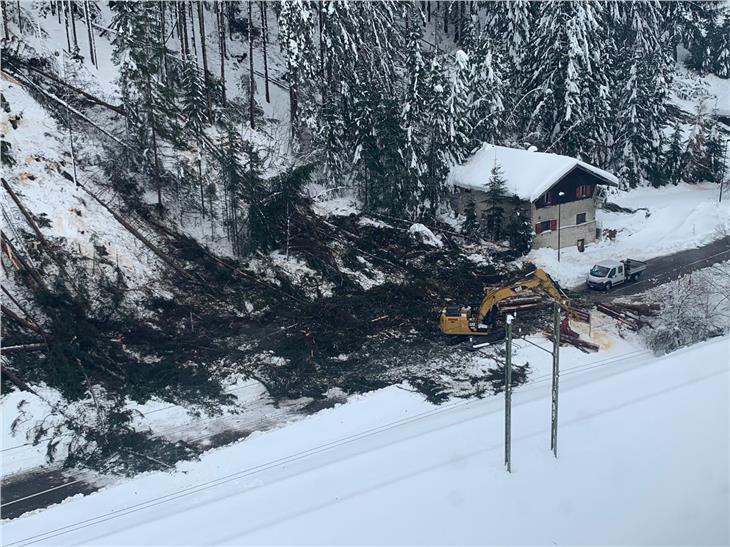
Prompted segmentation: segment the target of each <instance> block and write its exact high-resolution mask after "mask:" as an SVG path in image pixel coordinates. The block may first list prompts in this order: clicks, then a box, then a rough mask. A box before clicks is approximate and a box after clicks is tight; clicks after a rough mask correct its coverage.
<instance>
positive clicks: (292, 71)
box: [279, 0, 315, 138]
mask: <svg viewBox="0 0 730 547" xmlns="http://www.w3.org/2000/svg"><path fill="white" fill-rule="evenodd" d="M313 21H314V14H313V13H312V10H311V7H310V5H309V3H308V2H305V1H303V0H291V1H287V2H282V4H281V10H280V11H279V42H280V45H281V50H282V52H283V53H284V56H285V59H286V68H287V71H286V74H287V82H288V84H289V118H290V124H291V135H292V138H296V137H297V136H298V134H299V122H300V112H299V108H300V92H301V89H302V88H304V87H305V86H306V84H307V83H308V82H311V81H312V78H314V74H315V72H314V71H313V66H312V52H313V51H314V41H313V33H314V28H313Z"/></svg>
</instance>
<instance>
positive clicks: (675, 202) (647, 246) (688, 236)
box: [528, 183, 730, 286]
mask: <svg viewBox="0 0 730 547" xmlns="http://www.w3.org/2000/svg"><path fill="white" fill-rule="evenodd" d="M718 196H719V186H718V185H717V184H711V183H706V184H679V185H677V186H668V187H664V188H658V189H656V188H637V189H636V190H631V191H629V192H621V193H618V194H615V195H613V196H611V197H610V198H609V200H610V201H612V202H614V203H617V204H618V205H621V206H622V207H626V208H631V209H637V208H646V209H648V211H646V210H637V212H636V213H631V214H627V213H611V212H609V211H606V210H604V209H599V210H598V211H596V216H597V220H598V223H599V225H600V226H601V227H602V228H603V229H614V230H617V233H616V239H615V241H609V240H604V241H599V242H596V243H594V244H591V245H588V246H587V247H586V249H585V252H583V253H579V252H578V250H577V249H575V248H573V247H569V248H563V249H562V250H561V251H560V257H561V262H558V258H557V251H555V250H554V249H547V248H545V249H537V250H534V251H532V252H531V253H530V255H529V257H528V258H529V259H530V260H531V261H532V262H533V263H535V264H536V265H537V266H539V267H541V268H544V269H545V270H546V271H547V272H549V273H550V275H551V276H552V277H553V278H555V279H556V280H557V281H558V282H560V283H561V284H563V285H565V286H574V285H578V284H580V283H583V282H584V281H585V277H586V274H587V273H588V270H589V269H590V268H591V266H592V265H593V264H595V263H596V262H599V261H601V260H606V259H624V258H635V259H637V260H646V259H649V258H654V257H657V256H662V255H667V254H671V253H675V252H678V251H684V250H687V249H693V248H696V247H700V246H702V245H705V244H707V243H710V242H711V241H714V240H715V239H719V238H721V237H724V236H726V235H728V234H730V206H729V205H728V203H730V196H729V197H728V201H727V202H726V201H724V200H723V203H718Z"/></svg>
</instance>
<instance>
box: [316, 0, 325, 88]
mask: <svg viewBox="0 0 730 547" xmlns="http://www.w3.org/2000/svg"><path fill="white" fill-rule="evenodd" d="M317 17H318V19H319V77H320V78H322V80H324V41H323V40H322V30H323V29H322V2H317ZM324 87H326V86H323V88H324Z"/></svg>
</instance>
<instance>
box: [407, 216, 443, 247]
mask: <svg viewBox="0 0 730 547" xmlns="http://www.w3.org/2000/svg"><path fill="white" fill-rule="evenodd" d="M408 233H409V234H410V235H411V237H413V238H415V239H417V240H418V241H420V242H421V243H424V244H426V245H429V246H431V247H443V246H444V242H443V241H441V239H439V238H438V237H437V236H436V235H435V234H434V233H433V232H432V231H431V230H430V229H429V228H428V227H427V226H424V225H423V224H421V223H420V222H416V223H415V224H411V227H410V228H408Z"/></svg>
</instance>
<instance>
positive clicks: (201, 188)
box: [198, 141, 205, 218]
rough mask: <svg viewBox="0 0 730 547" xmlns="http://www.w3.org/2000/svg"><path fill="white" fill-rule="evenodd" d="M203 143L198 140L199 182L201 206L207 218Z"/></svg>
mask: <svg viewBox="0 0 730 547" xmlns="http://www.w3.org/2000/svg"><path fill="white" fill-rule="evenodd" d="M201 151H202V144H201V143H200V141H198V184H199V185H200V207H201V209H202V211H203V218H205V192H204V190H203V157H202V156H201Z"/></svg>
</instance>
